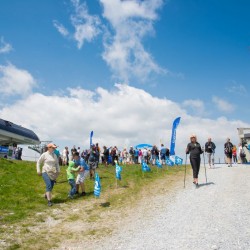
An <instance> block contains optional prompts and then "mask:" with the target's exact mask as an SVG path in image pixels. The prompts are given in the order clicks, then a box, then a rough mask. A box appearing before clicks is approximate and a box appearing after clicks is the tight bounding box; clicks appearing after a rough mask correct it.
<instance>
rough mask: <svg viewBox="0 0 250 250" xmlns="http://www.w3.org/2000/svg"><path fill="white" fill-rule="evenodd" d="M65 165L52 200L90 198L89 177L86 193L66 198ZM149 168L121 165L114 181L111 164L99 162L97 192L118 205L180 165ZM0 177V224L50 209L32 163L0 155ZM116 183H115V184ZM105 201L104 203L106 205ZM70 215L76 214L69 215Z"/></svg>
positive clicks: (90, 181)
mask: <svg viewBox="0 0 250 250" xmlns="http://www.w3.org/2000/svg"><path fill="white" fill-rule="evenodd" d="M65 169H66V167H61V174H60V177H59V178H58V180H57V184H56V185H55V187H54V189H53V197H54V198H53V202H54V203H55V204H64V203H74V202H75V203H77V202H78V201H79V200H82V199H86V200H89V199H94V196H93V190H94V182H93V180H89V179H88V180H87V181H86V192H87V195H86V197H84V198H82V197H78V198H76V199H74V200H69V199H68V198H67V195H68V191H69V189H70V187H69V184H68V182H67V179H66V171H65ZM151 169H152V171H151V172H149V173H144V174H143V173H142V171H141V167H140V165H127V166H123V171H122V180H121V181H118V182H116V179H115V168H114V167H113V166H108V167H105V166H102V165H100V166H99V168H98V169H97V172H98V173H99V176H100V178H101V185H102V193H101V195H103V194H107V195H108V197H109V202H108V203H112V206H113V205H118V206H119V204H120V203H121V201H123V200H124V199H126V198H127V196H128V194H129V195H132V196H133V194H134V195H136V194H137V193H138V192H139V191H140V190H141V188H143V187H144V186H146V185H147V184H148V183H151V182H152V181H154V180H156V179H159V178H165V177H166V175H173V174H176V173H178V172H180V171H183V168H181V167H171V168H169V170H167V168H166V167H164V169H163V170H161V169H159V170H157V168H156V167H151ZM0 179H1V184H0V201H1V202H0V224H6V225H8V224H12V223H16V222H19V221H23V220H25V218H27V217H28V216H32V215H34V214H35V213H38V212H44V211H46V210H47V209H50V208H48V207H47V204H46V201H45V199H44V197H43V195H44V192H45V184H44V182H43V179H42V177H40V176H38V175H37V173H36V163H34V162H27V161H15V160H13V161H11V160H6V159H0ZM117 183H118V184H117ZM116 185H118V188H117V186H116ZM113 191H114V192H113ZM117 201H119V202H117ZM108 203H107V204H106V205H107V206H109V204H108ZM103 207H105V204H103ZM36 219H37V220H38V221H39V220H41V218H39V216H36ZM70 219H71V220H74V219H76V218H74V216H73V217H72V218H70Z"/></svg>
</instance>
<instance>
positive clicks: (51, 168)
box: [36, 143, 60, 207]
mask: <svg viewBox="0 0 250 250" xmlns="http://www.w3.org/2000/svg"><path fill="white" fill-rule="evenodd" d="M56 148H57V147H56V145H55V144H53V143H49V144H48V145H47V151H46V152H45V153H43V154H42V155H41V156H40V158H39V159H38V161H37V164H36V169H37V174H38V175H40V176H42V177H43V180H44V182H45V185H46V193H45V199H47V200H48V206H49V207H51V206H52V205H53V204H52V202H51V199H52V193H51V192H52V189H53V187H54V184H55V182H56V178H57V177H58V175H59V173H60V168H59V162H58V158H57V156H56V154H55V153H54V150H55V149H56ZM41 165H42V172H41Z"/></svg>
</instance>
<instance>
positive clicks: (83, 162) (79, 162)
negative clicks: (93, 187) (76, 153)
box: [74, 157, 89, 170]
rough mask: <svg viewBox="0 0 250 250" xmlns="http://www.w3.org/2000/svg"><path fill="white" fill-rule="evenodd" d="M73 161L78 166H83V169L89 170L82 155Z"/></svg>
mask: <svg viewBox="0 0 250 250" xmlns="http://www.w3.org/2000/svg"><path fill="white" fill-rule="evenodd" d="M74 162H75V165H76V166H77V167H78V166H80V167H83V168H84V170H89V166H88V164H87V163H86V161H85V160H84V159H83V158H82V157H81V158H79V159H78V160H74Z"/></svg>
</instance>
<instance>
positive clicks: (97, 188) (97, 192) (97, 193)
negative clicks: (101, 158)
mask: <svg viewBox="0 0 250 250" xmlns="http://www.w3.org/2000/svg"><path fill="white" fill-rule="evenodd" d="M100 194H101V182H100V177H99V175H98V174H97V173H96V174H95V187H94V196H96V197H100Z"/></svg>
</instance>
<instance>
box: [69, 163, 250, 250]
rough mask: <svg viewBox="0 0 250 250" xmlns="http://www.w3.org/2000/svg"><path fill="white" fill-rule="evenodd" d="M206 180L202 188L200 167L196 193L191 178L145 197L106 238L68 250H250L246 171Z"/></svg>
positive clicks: (225, 171) (211, 174)
mask: <svg viewBox="0 0 250 250" xmlns="http://www.w3.org/2000/svg"><path fill="white" fill-rule="evenodd" d="M207 175H208V184H207V185H203V184H204V183H205V174H204V167H202V170H201V172H200V183H201V186H200V187H199V188H198V189H195V188H194V187H193V184H192V179H191V176H189V177H188V178H187V184H186V189H183V183H179V185H178V187H177V188H176V190H175V191H173V192H171V193H170V194H169V193H168V194H159V195H157V196H155V197H153V198H151V197H149V198H150V199H149V200H146V201H144V202H142V204H140V205H139V207H138V208H137V209H136V211H135V212H134V214H133V215H130V216H128V217H127V218H124V223H123V225H122V226H120V230H119V231H117V232H114V233H113V234H112V235H111V236H110V237H107V238H103V239H99V240H95V242H93V245H92V246H88V245H87V246H86V245H84V244H83V245H81V246H80V245H78V246H76V247H75V248H74V247H73V248H70V249H81V248H83V247H84V249H178V250H179V249H180V250H182V249H183V250H185V249H188V250H190V249H192V250H196V249H197V250H199V249H202V250H206V249H230V250H233V249H246V250H247V249H250V166H242V165H240V166H237V167H232V168H228V167H226V166H225V165H217V166H216V168H215V169H207Z"/></svg>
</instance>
